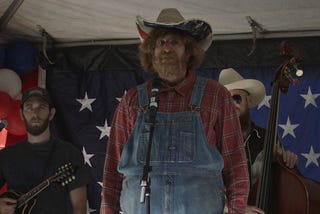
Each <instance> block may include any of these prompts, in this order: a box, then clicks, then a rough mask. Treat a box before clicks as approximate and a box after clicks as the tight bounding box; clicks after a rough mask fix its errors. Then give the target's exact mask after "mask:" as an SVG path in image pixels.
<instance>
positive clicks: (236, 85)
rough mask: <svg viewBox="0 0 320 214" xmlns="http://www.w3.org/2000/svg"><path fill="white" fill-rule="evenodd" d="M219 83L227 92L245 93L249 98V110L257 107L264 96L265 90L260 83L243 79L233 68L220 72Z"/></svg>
mask: <svg viewBox="0 0 320 214" xmlns="http://www.w3.org/2000/svg"><path fill="white" fill-rule="evenodd" d="M219 83H221V84H222V85H224V86H225V87H226V88H227V89H228V90H232V89H241V90H245V91H247V92H248V93H249V96H250V98H251V103H249V108H253V107H255V106H256V105H258V104H259V103H260V102H261V101H262V100H263V98H264V97H265V95H266V89H265V87H264V85H263V83H262V82H260V81H258V80H255V79H244V78H243V77H242V76H241V75H240V74H239V73H237V72H236V71H235V70H234V69H233V68H227V69H223V70H221V72H220V75H219Z"/></svg>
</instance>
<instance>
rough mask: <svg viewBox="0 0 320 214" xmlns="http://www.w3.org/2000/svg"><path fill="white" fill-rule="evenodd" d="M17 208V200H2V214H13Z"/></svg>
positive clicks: (0, 211) (0, 209)
mask: <svg viewBox="0 0 320 214" xmlns="http://www.w3.org/2000/svg"><path fill="white" fill-rule="evenodd" d="M16 206H17V200H16V199H12V198H6V197H3V198H0V214H13V213H14V211H15V209H16Z"/></svg>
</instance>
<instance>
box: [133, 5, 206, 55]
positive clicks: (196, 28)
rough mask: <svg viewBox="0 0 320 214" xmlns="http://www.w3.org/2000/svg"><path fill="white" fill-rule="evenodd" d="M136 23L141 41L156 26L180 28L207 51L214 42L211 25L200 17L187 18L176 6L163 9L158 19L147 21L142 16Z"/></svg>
mask: <svg viewBox="0 0 320 214" xmlns="http://www.w3.org/2000/svg"><path fill="white" fill-rule="evenodd" d="M136 24H137V28H138V33H139V37H140V39H141V41H143V40H144V39H145V38H146V37H147V35H148V33H150V32H151V31H152V30H153V29H154V28H157V27H162V28H171V29H178V30H182V31H184V32H186V33H188V34H189V35H190V36H192V37H193V38H194V39H195V40H196V41H197V42H198V44H199V45H200V47H201V48H202V49H203V50H204V51H206V50H207V49H208V48H209V47H210V45H211V42H212V30H211V27H210V25H209V24H208V23H207V22H205V21H202V20H199V19H189V20H186V19H184V18H183V16H182V15H181V14H180V12H179V11H178V10H177V9H175V8H166V9H163V10H162V11H161V12H160V13H159V16H158V18H157V21H155V22H153V21H147V20H145V19H143V18H142V17H141V16H139V15H138V16H137V17H136Z"/></svg>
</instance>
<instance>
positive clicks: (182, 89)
mask: <svg viewBox="0 0 320 214" xmlns="http://www.w3.org/2000/svg"><path fill="white" fill-rule="evenodd" d="M136 23H137V27H138V32H139V35H140V38H141V39H142V43H141V45H140V47H139V51H140V61H141V64H142V67H143V68H144V69H145V70H146V71H149V72H154V73H155V74H156V78H155V79H154V80H150V81H147V82H146V83H144V84H142V85H139V86H137V87H135V88H133V89H131V90H129V91H128V92H127V93H126V94H125V95H124V97H123V98H122V99H121V102H120V104H119V106H118V107H117V109H116V112H115V114H114V118H113V122H112V126H111V132H110V136H109V141H108V144H107V155H106V159H105V168H104V174H103V176H104V178H103V193H102V202H101V209H100V213H101V214H104V213H108V214H110V213H119V212H123V213H126V214H127V213H132V214H137V213H139V214H144V213H149V212H151V213H159V214H164V213H166V214H171V213H172V214H177V213H179V214H183V213H217V214H218V213H219V214H221V213H223V209H224V204H225V194H226V198H227V204H228V208H229V213H244V211H245V208H246V203H247V196H248V191H249V177H248V170H247V165H246V155H245V148H244V144H243V143H242V142H243V139H242V135H241V128H240V124H239V120H238V116H237V113H236V110H235V107H234V105H231V103H232V102H233V101H232V98H231V96H230V93H229V92H228V90H227V89H225V88H224V87H223V86H222V85H220V84H219V83H217V82H216V81H213V80H209V79H206V78H203V77H200V76H197V75H196V69H197V68H198V67H199V66H200V64H201V63H202V59H203V56H204V53H205V51H206V50H207V49H208V48H209V46H210V45H211V42H212V30H211V27H210V25H209V24H208V23H207V22H205V21H202V20H199V19H190V20H185V19H184V18H183V17H182V15H181V14H180V12H179V11H178V10H177V9H174V8H167V9H163V10H162V11H161V12H160V14H159V16H158V18H157V21H156V22H151V21H147V20H145V19H143V18H142V17H140V16H138V17H137V20H136ZM159 85H162V87H161V88H160V87H159ZM159 88H160V89H159ZM158 96H159V98H158ZM149 100H150V102H149ZM155 109H156V110H157V111H155ZM149 149H150V150H149ZM148 151H150V153H149V152H148ZM148 154H149V155H148ZM146 166H147V167H146ZM148 166H149V167H148ZM146 168H147V170H149V172H148V176H146V178H147V180H146V181H147V182H146V183H147V185H150V186H149V187H150V189H151V191H147V194H145V195H143V193H144V190H146V189H144V188H145V187H146V186H144V185H145V183H144V181H145V180H144V178H145V173H144V172H145V169H146ZM147 187H148V186H147ZM141 196H142V200H141ZM144 196H145V197H146V198H147V199H149V200H148V201H149V202H150V204H148V203H146V201H144V200H143V199H144Z"/></svg>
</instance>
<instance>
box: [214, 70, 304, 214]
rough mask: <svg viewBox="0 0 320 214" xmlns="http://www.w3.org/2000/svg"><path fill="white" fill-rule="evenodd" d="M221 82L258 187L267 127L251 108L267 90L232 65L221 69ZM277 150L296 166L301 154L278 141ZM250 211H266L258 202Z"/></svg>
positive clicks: (252, 175)
mask: <svg viewBox="0 0 320 214" xmlns="http://www.w3.org/2000/svg"><path fill="white" fill-rule="evenodd" d="M219 82H220V83H221V84H223V85H224V86H225V87H226V88H227V89H228V90H229V91H230V93H231V96H232V98H233V101H234V102H233V103H234V105H235V107H236V110H237V113H238V116H239V119H240V124H241V131H242V135H243V139H244V143H245V145H246V153H247V157H248V169H249V174H250V181H251V189H252V190H254V188H253V187H254V186H255V185H257V184H256V182H257V181H258V179H259V175H260V171H261V168H262V164H263V153H262V150H263V147H264V137H265V132H266V130H265V129H264V128H261V127H259V126H257V125H256V124H254V122H253V121H252V120H251V116H250V109H251V108H253V107H255V106H257V105H258V104H259V103H260V102H261V101H262V100H263V98H264V97H265V94H266V90H265V87H264V85H263V83H262V82H260V81H258V80H255V79H244V78H243V77H242V76H241V75H240V74H239V73H237V72H236V71H235V70H234V69H232V68H227V69H223V70H222V71H221V72H220V75H219ZM277 153H278V155H279V156H282V160H283V162H284V164H285V165H286V166H287V167H289V168H293V167H294V166H295V165H296V162H297V160H298V156H297V155H296V154H294V153H293V152H290V151H283V149H282V146H281V145H280V143H278V145H277ZM251 194H254V192H252V191H250V194H249V198H251V197H253V196H252V195H251ZM251 205H252V204H251ZM246 213H248V214H249V213H264V212H263V211H262V210H260V209H258V208H256V207H254V206H248V207H247V209H246Z"/></svg>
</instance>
